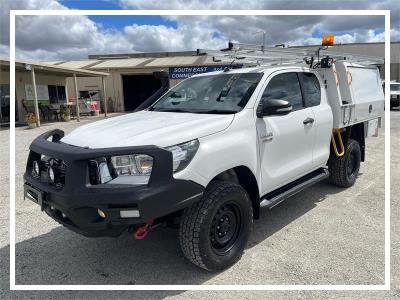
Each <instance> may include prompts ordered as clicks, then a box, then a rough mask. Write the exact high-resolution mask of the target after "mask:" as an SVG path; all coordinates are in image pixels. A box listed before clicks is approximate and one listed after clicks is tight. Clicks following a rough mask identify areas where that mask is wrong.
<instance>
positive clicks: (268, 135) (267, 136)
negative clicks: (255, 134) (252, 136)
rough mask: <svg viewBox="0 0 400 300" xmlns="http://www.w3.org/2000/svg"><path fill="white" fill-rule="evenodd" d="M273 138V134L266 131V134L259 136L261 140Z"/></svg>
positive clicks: (265, 140)
mask: <svg viewBox="0 0 400 300" xmlns="http://www.w3.org/2000/svg"><path fill="white" fill-rule="evenodd" d="M273 139H274V134H273V133H272V132H270V133H267V134H266V135H263V136H260V140H261V142H267V141H272V140H273Z"/></svg>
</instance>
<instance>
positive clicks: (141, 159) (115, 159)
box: [111, 154, 153, 176]
mask: <svg viewBox="0 0 400 300" xmlns="http://www.w3.org/2000/svg"><path fill="white" fill-rule="evenodd" d="M111 163H112V165H113V167H114V170H115V172H116V173H117V175H118V176H129V175H150V174H151V170H152V169H153V158H152V157H151V156H148V155H146V154H135V155H122V156H112V157H111Z"/></svg>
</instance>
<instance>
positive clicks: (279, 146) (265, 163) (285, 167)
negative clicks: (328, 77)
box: [256, 71, 315, 194]
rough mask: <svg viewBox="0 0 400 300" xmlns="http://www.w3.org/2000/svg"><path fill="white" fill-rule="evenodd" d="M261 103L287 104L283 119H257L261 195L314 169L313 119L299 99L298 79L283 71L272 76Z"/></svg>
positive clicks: (268, 117)
mask: <svg viewBox="0 0 400 300" xmlns="http://www.w3.org/2000/svg"><path fill="white" fill-rule="evenodd" d="M271 76H272V77H271V78H269V79H268V80H267V83H266V87H265V89H264V91H263V93H262V97H261V99H260V101H268V100H270V99H279V100H286V101H289V102H290V103H291V105H292V111H291V112H290V113H288V114H286V115H280V116H265V117H263V118H257V120H256V128H257V135H258V142H259V155H260V170H261V174H260V175H261V183H262V188H261V190H262V194H265V193H268V192H270V191H272V190H274V189H276V188H278V187H280V186H283V185H285V184H287V183H289V182H291V181H293V180H295V179H297V178H299V177H301V176H303V175H305V174H307V173H309V172H311V171H312V169H313V164H312V161H313V147H314V139H315V126H314V121H315V116H314V112H313V110H312V108H311V107H306V106H305V104H304V100H303V97H302V92H301V86H300V81H299V76H298V74H297V73H296V72H292V71H286V72H285V71H284V72H277V73H274V74H273V75H271Z"/></svg>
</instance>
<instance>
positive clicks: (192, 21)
mask: <svg viewBox="0 0 400 300" xmlns="http://www.w3.org/2000/svg"><path fill="white" fill-rule="evenodd" d="M0 1H2V0H0ZM6 3H7V4H6V5H5V7H4V5H3V9H2V10H1V11H0V17H1V20H0V26H1V28H0V30H1V33H2V34H1V40H0V42H1V43H0V55H4V54H8V46H7V44H8V40H9V33H8V11H9V9H67V7H65V6H64V5H62V4H60V3H59V2H57V1H56V0H41V1H39V0H16V1H12V0H9V1H7V2H6ZM120 3H121V5H124V6H125V7H129V8H132V7H134V8H146V9H153V8H175V9H176V8H185V9H188V8H202V9H207V8H210V9H217V8H219V9H222V8H226V7H229V8H230V9H233V8H243V9H250V8H268V9H277V8H279V9H296V8H302V9H307V8H313V9H318V8H335V9H343V8H354V7H357V8H374V9H382V8H387V7H394V3H395V2H394V1H393V0H387V1H383V2H379V3H376V2H375V1H372V0H368V1H363V2H360V1H357V0H353V1H340V0H332V1H329V2H328V1H325V2H322V1H321V2H319V3H318V5H317V3H316V2H315V1H310V0H303V1H301V7H300V5H299V2H298V1H297V2H293V1H288V0H281V1H276V0H267V1H264V2H262V3H261V2H260V1H258V0H257V1H256V0H248V1H243V0H242V1H239V0H220V1H212V0H206V1H203V2H201V4H200V2H198V1H194V0H189V1H183V0H170V1H159V2H156V1H148V0H120ZM294 3H297V4H294ZM394 14H396V13H394ZM115 18H118V16H116V17H115ZM168 19H170V20H173V21H174V22H176V24H177V27H176V28H173V27H167V26H164V25H137V24H131V25H128V26H126V27H125V28H124V29H123V30H121V31H116V30H111V29H107V28H103V27H102V26H101V25H99V24H97V23H95V22H93V21H92V20H90V19H89V18H88V17H86V16H57V17H55V16H32V17H30V16H24V17H22V16H19V17H17V20H16V21H17V22H16V42H17V57H21V58H29V59H39V60H47V59H49V60H58V59H83V58H86V57H87V55H88V54H95V53H96V54H99V53H127V52H135V51H141V52H142V51H143V52H148V51H181V50H195V49H196V48H213V49H218V48H221V47H225V46H226V42H227V40H229V39H233V40H237V41H241V42H245V43H260V41H261V36H260V35H259V34H258V35H257V34H254V33H255V32H256V31H258V30H259V29H263V30H265V31H266V32H267V44H269V45H274V44H278V43H286V44H290V45H301V44H305V45H309V44H319V42H320V39H319V38H316V37H314V35H313V33H314V32H322V33H323V32H333V31H336V32H339V34H337V36H336V37H335V41H336V42H337V43H352V42H375V41H382V40H383V36H384V34H383V33H381V32H378V33H376V29H377V28H382V27H383V18H382V17H337V16H336V17H335V16H331V17H322V16H296V17H285V16H281V17H272V16H246V17H244V16H236V17H234V16H213V17H209V16H203V17H201V16H199V17H193V16H190V17H189V16H171V17H168ZM392 27H393V25H392ZM391 36H392V40H397V41H399V40H400V32H399V31H398V28H397V29H396V28H395V29H393V30H392V31H391Z"/></svg>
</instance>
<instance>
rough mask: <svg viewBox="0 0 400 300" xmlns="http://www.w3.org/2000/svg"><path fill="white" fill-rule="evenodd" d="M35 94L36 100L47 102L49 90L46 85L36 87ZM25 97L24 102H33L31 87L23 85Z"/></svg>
mask: <svg viewBox="0 0 400 300" xmlns="http://www.w3.org/2000/svg"><path fill="white" fill-rule="evenodd" d="M36 93H37V98H38V100H46V101H48V100H49V89H48V87H47V85H41V84H38V85H36ZM25 96H26V100H34V99H35V94H34V93H33V85H32V84H25Z"/></svg>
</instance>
